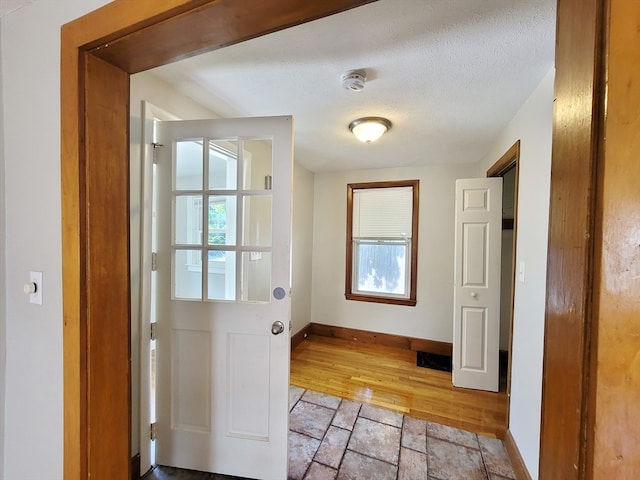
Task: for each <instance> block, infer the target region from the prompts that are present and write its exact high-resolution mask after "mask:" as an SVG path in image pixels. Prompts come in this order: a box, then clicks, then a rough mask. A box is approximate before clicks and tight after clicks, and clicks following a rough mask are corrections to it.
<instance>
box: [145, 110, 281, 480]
mask: <svg viewBox="0 0 640 480" xmlns="http://www.w3.org/2000/svg"><path fill="white" fill-rule="evenodd" d="M292 121H293V120H292V118H291V117H265V118H251V119H225V120H207V121H184V122H162V123H161V124H160V125H159V127H158V132H159V137H158V140H159V142H160V143H161V144H162V145H163V147H161V148H159V149H158V150H159V153H158V155H157V159H158V160H157V161H158V164H157V177H158V214H157V215H158V218H157V225H158V236H159V240H158V252H157V261H156V264H157V284H158V308H157V327H156V328H157V334H156V339H157V340H156V341H157V358H158V360H157V392H158V399H157V427H156V431H157V434H156V438H157V440H156V463H158V464H160V465H170V466H176V467H181V468H188V469H194V470H201V471H208V472H214V473H222V474H228V475H236V476H241V477H249V478H259V479H278V480H280V479H283V478H287V436H288V391H289V349H290V346H289V345H290V343H289V321H290V298H289V291H290V287H289V253H290V235H291V178H292V177H291V172H292V158H293V157H292V147H293V144H292V131H293V129H292Z"/></svg>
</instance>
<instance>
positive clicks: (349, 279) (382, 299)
mask: <svg viewBox="0 0 640 480" xmlns="http://www.w3.org/2000/svg"><path fill="white" fill-rule="evenodd" d="M397 187H412V189H413V206H412V208H413V211H412V219H411V230H412V232H411V250H410V253H411V261H410V262H409V263H410V265H411V272H410V276H409V297H408V298H398V297H390V296H384V295H365V294H361V293H354V292H353V191H354V190H365V189H369V188H397ZM419 204H420V180H399V181H387V182H366V183H350V184H348V185H347V235H346V265H345V287H344V288H345V290H344V291H345V294H344V296H345V298H346V299H347V300H357V301H360V302H373V303H386V304H390V305H405V306H411V307H414V306H415V305H416V301H417V300H416V292H417V283H418V271H417V270H418V218H419Z"/></svg>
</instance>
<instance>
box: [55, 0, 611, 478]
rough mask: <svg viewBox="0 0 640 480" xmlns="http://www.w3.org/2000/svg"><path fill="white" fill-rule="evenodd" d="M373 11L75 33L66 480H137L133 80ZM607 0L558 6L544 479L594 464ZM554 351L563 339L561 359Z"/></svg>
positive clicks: (150, 23)
mask: <svg viewBox="0 0 640 480" xmlns="http://www.w3.org/2000/svg"><path fill="white" fill-rule="evenodd" d="M370 1H371V0H324V1H323V2H301V1H299V0H245V1H243V2H239V1H237V0H236V1H233V0H163V1H162V2H158V1H157V0H136V1H135V2H132V1H130V0H115V1H114V2H112V3H110V4H107V5H105V6H104V7H102V8H100V9H98V10H96V11H94V12H92V13H89V14H88V15H86V16H84V17H82V18H79V19H77V20H75V21H73V22H71V23H69V24H67V25H65V26H63V28H62V35H61V135H62V138H61V142H62V145H61V169H62V244H63V249H62V258H63V319H64V328H63V335H64V478H65V479H66V480H76V479H87V478H89V476H91V478H98V479H99V478H109V479H125V478H128V477H129V455H130V428H131V421H130V418H129V413H128V412H129V404H130V386H129V376H130V352H129V345H130V342H129V268H128V264H129V258H128V233H129V232H128V228H129V227H128V191H129V179H128V150H129V141H128V119H129V108H128V103H129V75H130V74H133V73H137V72H140V71H143V70H146V69H149V68H152V67H156V66H159V65H162V64H166V63H169V62H171V61H174V60H178V59H181V58H185V57H188V56H191V55H195V54H197V53H201V52H204V51H208V50H212V49H215V48H220V47H224V46H226V45H230V44H233V43H237V42H240V41H243V40H246V39H249V38H253V37H256V36H259V35H262V34H265V33H269V32H273V31H276V30H279V29H282V28H286V27H289V26H292V25H296V24H299V23H303V22H305V21H310V20H313V19H316V18H320V17H322V16H326V15H330V14H332V13H337V12H339V11H343V10H346V9H348V8H352V7H355V6H358V5H361V4H365V3H370ZM604 3H605V1H604V0H588V1H583V0H559V3H558V38H557V55H556V72H557V74H556V103H555V109H554V137H553V159H552V178H551V192H552V193H551V195H552V197H551V221H550V233H549V269H548V281H547V288H548V291H549V292H551V293H550V294H549V295H548V297H547V310H546V311H547V315H546V318H547V319H546V332H547V333H546V335H545V372H544V399H543V419H542V450H541V457H540V462H541V473H542V478H577V477H575V475H571V474H566V475H565V474H564V472H569V471H571V472H573V463H574V461H575V462H577V463H576V464H577V465H584V463H585V458H586V456H587V455H588V452H587V454H585V453H584V451H585V448H584V446H585V445H586V442H585V435H584V429H585V427H584V426H585V424H586V422H585V421H584V418H585V415H586V414H585V413H584V411H585V409H584V408H583V407H584V406H585V405H586V403H585V402H586V400H585V399H586V398H587V395H586V393H587V389H586V382H585V381H584V379H585V378H586V377H588V373H589V355H588V351H589V350H588V345H589V342H590V328H589V325H590V305H591V297H590V294H589V292H590V286H591V281H592V280H591V278H592V270H593V262H592V261H591V259H592V246H593V245H592V241H593V240H592V239H593V235H591V234H592V233H593V228H594V227H593V224H594V222H593V217H594V211H595V201H594V198H593V195H592V192H593V188H592V187H593V185H594V182H595V178H596V175H597V172H596V169H595V163H596V161H595V160H596V158H597V155H598V145H599V143H598V141H599V139H601V138H602V133H601V132H600V130H598V128H597V125H599V122H600V119H601V117H602V112H603V111H604V110H603V102H604V98H605V97H604V91H605V90H604V85H603V83H602V82H601V81H600V78H601V76H600V73H601V65H602V56H603V55H602V54H601V53H602V51H603V46H602V44H601V32H602V28H601V26H602V23H603V16H604V13H603V12H604V8H603V4H604ZM594 105H595V107H594ZM567 171H571V175H568V174H567V173H566V172H567ZM560 193H562V195H561V194H560ZM568 273H569V274H570V275H569V277H570V278H567V274H568ZM565 333H567V334H568V337H569V338H568V339H567V338H566V337H565V335H564V334H565ZM554 342H556V343H557V342H562V349H560V351H559V352H556V351H554ZM571 342H573V343H571ZM567 346H571V347H570V348H568V349H567ZM567 360H568V361H569V364H570V366H571V368H570V369H569V372H568V373H567V374H564V373H558V371H557V369H555V368H554V365H560V364H563V363H566V361H567ZM569 375H573V378H570V377H569ZM567 379H568V381H567V382H566V383H565V384H563V383H562V382H563V381H564V380H567ZM567 395H568V397H566V396H567ZM565 397H566V398H568V400H566V399H565ZM576 408H577V409H578V411H579V412H582V413H580V414H579V415H578V416H577V419H576V420H575V421H574V420H571V421H570V422H569V423H570V425H569V427H570V428H567V429H566V431H560V430H559V429H558V428H555V429H554V428H553V425H554V422H558V421H563V419H567V418H569V417H576V415H575V411H576ZM565 453H566V456H565V457H564V458H563V457H562V455H564V454H565ZM581 468H582V467H581ZM549 472H554V473H553V474H549ZM571 472H570V473H571Z"/></svg>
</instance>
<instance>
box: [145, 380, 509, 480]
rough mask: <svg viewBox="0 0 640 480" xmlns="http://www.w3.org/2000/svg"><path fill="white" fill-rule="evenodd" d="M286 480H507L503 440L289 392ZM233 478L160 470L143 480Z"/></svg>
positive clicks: (293, 389)
mask: <svg viewBox="0 0 640 480" xmlns="http://www.w3.org/2000/svg"><path fill="white" fill-rule="evenodd" d="M289 400H290V415H289V430H290V432H289V480H505V479H514V478H515V475H514V472H513V468H512V466H511V462H510V460H509V457H508V455H507V452H506V450H505V448H504V446H503V444H502V442H501V441H500V440H496V439H495V438H489V437H485V436H482V435H476V434H475V433H471V432H467V431H465V430H460V429H457V428H452V427H448V426H445V425H440V424H437V423H433V422H428V421H425V420H419V419H416V418H412V417H409V416H407V415H402V414H400V413H397V412H392V411H389V410H384V409H382V408H378V407H374V406H372V405H368V404H361V403H358V402H353V401H350V400H343V399H340V398H337V397H333V396H331V395H326V394H323V393H317V392H313V391H311V390H304V389H302V388H299V387H296V386H291V388H290V390H289ZM235 478H236V477H228V476H224V475H216V474H211V473H203V472H193V471H189V470H181V469H174V468H171V467H158V468H155V469H154V470H152V471H151V472H149V473H148V474H147V475H145V476H144V480H231V479H235ZM237 480H240V479H237Z"/></svg>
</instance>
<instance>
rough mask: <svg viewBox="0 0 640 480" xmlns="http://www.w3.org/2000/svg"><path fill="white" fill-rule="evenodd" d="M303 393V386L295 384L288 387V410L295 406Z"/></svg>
mask: <svg viewBox="0 0 640 480" xmlns="http://www.w3.org/2000/svg"><path fill="white" fill-rule="evenodd" d="M303 393H304V388H300V387H296V386H295V385H291V386H290V387H289V411H291V409H292V408H293V407H295V405H296V403H297V402H298V400H300V398H302V394H303Z"/></svg>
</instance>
